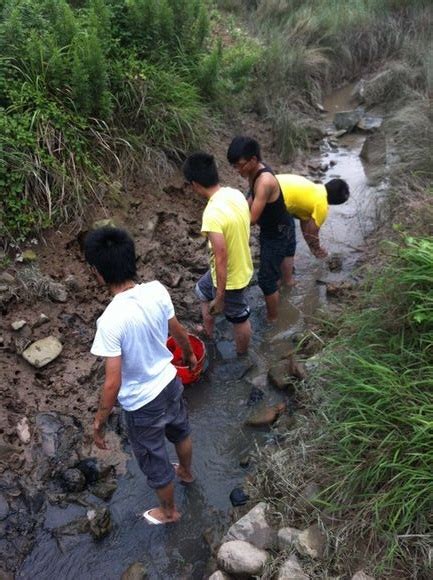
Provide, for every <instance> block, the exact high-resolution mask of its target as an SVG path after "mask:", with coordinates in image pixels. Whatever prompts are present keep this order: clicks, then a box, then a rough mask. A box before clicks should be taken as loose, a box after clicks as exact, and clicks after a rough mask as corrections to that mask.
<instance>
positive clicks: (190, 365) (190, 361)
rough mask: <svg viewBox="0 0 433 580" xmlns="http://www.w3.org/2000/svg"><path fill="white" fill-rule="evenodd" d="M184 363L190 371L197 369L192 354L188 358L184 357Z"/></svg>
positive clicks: (195, 360) (195, 359)
mask: <svg viewBox="0 0 433 580" xmlns="http://www.w3.org/2000/svg"><path fill="white" fill-rule="evenodd" d="M184 362H185V364H186V366H187V367H188V368H189V370H190V371H194V370H195V369H196V367H197V357H196V356H195V354H194V353H193V352H192V353H191V354H190V355H189V356H187V357H185V360H184Z"/></svg>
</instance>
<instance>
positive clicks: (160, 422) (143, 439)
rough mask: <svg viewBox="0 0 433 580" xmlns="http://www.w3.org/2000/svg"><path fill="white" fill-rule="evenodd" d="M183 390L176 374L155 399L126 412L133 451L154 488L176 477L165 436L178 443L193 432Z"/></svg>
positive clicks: (148, 481) (163, 485)
mask: <svg viewBox="0 0 433 580" xmlns="http://www.w3.org/2000/svg"><path fill="white" fill-rule="evenodd" d="M182 393H183V385H182V383H181V381H180V380H179V378H178V377H175V378H174V379H173V380H172V381H171V382H170V383H168V385H167V386H166V387H165V389H164V390H163V391H162V392H161V393H160V394H159V395H158V396H157V397H156V398H155V399H154V400H153V401H150V403H148V404H147V405H144V406H143V407H141V408H140V409H137V410H136V411H125V419H126V427H127V431H128V437H129V441H130V443H131V446H132V450H133V451H134V455H135V457H136V459H137V461H138V464H139V466H140V469H141V471H142V472H143V473H144V474H145V475H146V476H147V483H148V484H149V486H150V487H152V488H154V489H158V488H160V487H165V486H166V485H168V484H169V483H170V482H171V481H173V479H174V476H175V473H174V468H173V465H172V464H171V462H170V459H169V456H168V452H167V448H166V445H165V438H166V437H167V439H168V440H169V441H170V442H171V443H174V444H175V445H176V443H180V442H181V441H182V440H183V439H185V438H186V437H188V435H189V434H190V433H191V429H190V426H189V422H188V413H187V410H186V406H185V402H184V400H183V397H182Z"/></svg>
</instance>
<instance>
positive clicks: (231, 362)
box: [0, 99, 381, 579]
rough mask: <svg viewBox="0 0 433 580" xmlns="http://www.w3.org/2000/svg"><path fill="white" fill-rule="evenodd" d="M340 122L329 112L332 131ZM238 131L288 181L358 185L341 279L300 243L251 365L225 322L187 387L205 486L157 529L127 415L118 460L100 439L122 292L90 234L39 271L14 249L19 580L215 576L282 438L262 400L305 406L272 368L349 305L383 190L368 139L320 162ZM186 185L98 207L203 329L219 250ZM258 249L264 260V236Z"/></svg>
mask: <svg viewBox="0 0 433 580" xmlns="http://www.w3.org/2000/svg"><path fill="white" fill-rule="evenodd" d="M334 103H335V106H337V107H341V106H342V105H341V103H338V102H337V101H330V102H329V103H327V104H326V106H327V107H328V108H329V109H332V108H333V107H334ZM343 103H344V99H343ZM329 122H330V118H326V119H325V118H324V126H326V125H327V124H329ZM238 132H248V133H250V134H254V135H255V136H256V137H257V138H258V139H259V140H260V141H261V143H262V146H263V151H264V154H265V158H266V160H267V161H268V162H270V163H271V164H272V165H273V166H274V168H275V169H276V170H277V171H279V172H285V171H286V172H289V171H292V172H300V173H303V174H305V175H309V176H310V177H311V178H313V179H320V180H321V181H326V180H327V179H329V178H331V177H337V176H338V177H342V178H344V179H346V180H347V181H348V183H349V185H350V187H351V192H352V197H351V199H350V201H349V203H347V204H346V205H344V206H341V207H337V208H333V209H332V210H331V212H330V217H329V219H328V220H327V222H326V224H325V226H324V228H323V240H324V243H325V246H326V247H327V248H328V249H329V250H330V253H337V254H338V255H339V256H340V257H341V259H342V269H341V270H340V269H338V270H339V271H338V272H336V271H330V270H329V267H328V265H327V264H325V263H322V262H319V261H316V260H315V259H314V258H312V256H311V255H310V254H309V252H308V250H307V248H306V246H305V244H304V243H303V240H301V237H300V235H298V240H299V249H298V252H297V259H296V271H297V274H296V277H297V282H298V283H297V286H296V288H295V289H294V290H292V291H291V292H286V293H285V294H284V295H283V297H282V309H281V316H280V320H279V322H278V325H277V326H276V327H275V328H271V329H269V328H267V327H266V325H265V323H264V308H263V300H262V297H261V293H260V291H259V289H258V287H257V286H256V285H255V284H253V285H252V286H251V288H250V301H251V306H252V309H253V312H254V314H253V325H254V331H255V335H254V341H253V348H252V353H251V355H250V357H249V359H248V360H247V361H242V362H240V361H238V360H236V358H235V357H234V353H233V348H232V344H231V341H230V340H229V338H230V329H229V328H228V327H227V325H226V323H225V322H224V321H222V322H221V323H219V324H218V330H217V339H216V342H215V343H214V344H210V345H209V368H208V370H207V372H206V373H205V375H204V376H203V378H202V380H201V381H200V382H199V383H198V384H196V385H195V386H194V387H191V388H190V389H188V391H187V392H186V398H187V401H188V403H189V409H190V417H191V423H192V425H193V429H194V444H195V455H194V467H195V471H196V474H197V482H196V483H195V484H194V486H191V487H190V488H184V487H181V486H179V489H177V491H176V493H177V501H178V503H179V506H180V508H181V510H182V511H183V512H184V517H183V519H182V521H181V522H180V524H179V525H177V526H175V527H173V528H171V527H170V528H169V527H167V528H166V527H162V526H161V527H159V528H158V527H154V528H152V527H149V526H148V525H146V524H145V523H144V522H143V520H142V519H140V517H139V514H140V512H142V511H143V510H144V509H145V508H148V507H151V506H152V505H153V504H154V496H153V494H152V493H151V492H150V490H149V489H148V488H147V487H146V484H145V482H144V479H143V477H142V475H141V474H140V472H139V470H138V468H137V466H136V464H135V462H134V461H133V460H132V459H131V456H130V454H129V450H128V446H127V443H125V441H124V439H123V432H122V427H121V422H120V418H119V414H118V413H115V414H114V416H113V417H112V421H111V430H110V434H109V439H110V447H111V449H110V451H109V452H101V451H99V450H97V449H96V448H95V447H94V446H93V445H92V441H91V438H90V432H91V430H90V427H91V424H92V416H93V413H94V411H95V409H96V406H97V400H98V388H99V385H100V381H101V376H102V373H101V370H102V369H101V362H100V361H97V360H96V361H95V360H94V358H93V357H91V356H90V354H89V348H90V344H91V340H92V337H93V333H94V327H95V320H96V318H97V317H98V316H99V314H100V313H101V312H102V310H103V309H104V307H105V305H106V304H107V302H108V301H109V296H108V294H107V293H106V292H105V291H104V290H101V288H99V287H98V286H97V285H96V284H95V282H94V280H93V279H92V277H91V275H90V272H89V271H88V269H87V267H86V265H85V263H84V261H83V256H82V253H81V248H80V243H81V241H82V238H83V232H80V233H78V234H77V232H73V231H68V230H66V229H65V230H62V231H58V232H51V233H50V234H49V235H47V236H46V237H45V239H44V240H42V241H40V242H39V243H37V244H34V245H32V246H31V249H33V250H34V252H35V253H36V256H37V259H36V260H35V261H32V262H30V263H26V262H25V261H24V262H22V263H21V262H17V261H15V260H14V258H15V256H14V254H13V253H12V254H11V257H12V259H13V261H12V263H11V264H10V266H9V267H8V268H7V274H9V275H10V276H12V278H10V277H9V278H8V277H7V276H6V280H4V281H2V282H1V283H2V284H3V285H4V286H7V287H8V293H7V294H6V293H5V292H4V293H3V296H4V297H5V298H4V300H3V305H2V307H3V315H2V320H1V337H2V343H1V358H0V385H1V387H0V388H1V389H2V397H3V406H2V412H1V413H2V414H1V417H0V420H1V432H0V434H1V437H2V441H1V446H0V461H1V470H2V472H1V476H0V508H1V509H0V516H1V521H0V532H1V533H0V537H1V539H0V553H1V558H2V561H3V562H4V564H3V566H4V567H5V569H7V570H10V571H13V572H16V573H17V577H19V578H41V579H42V578H46V579H48V578H53V577H55V576H57V577H60V578H67V577H74V578H83V579H84V578H90V577H92V578H102V577H105V578H119V577H120V575H121V574H122V572H123V571H124V570H125V569H126V568H127V567H128V565H130V564H131V563H132V562H134V561H143V562H145V563H146V567H147V569H148V573H149V577H150V578H173V579H174V578H181V577H185V578H197V579H198V578H202V577H203V576H204V575H205V574H206V571H207V568H206V566H207V562H208V560H209V556H210V554H211V548H210V546H209V542H210V544H211V545H212V543H213V541H217V540H219V539H220V536H221V533H222V531H223V529H224V527H225V526H226V525H227V523H228V520H229V517H230V508H231V504H230V500H229V495H230V492H231V490H232V489H233V488H234V487H236V486H238V485H240V484H241V483H242V481H243V479H244V478H245V476H246V468H245V467H241V464H242V465H243V466H245V465H247V463H248V462H247V460H246V459H245V457H246V456H248V454H249V452H250V451H252V450H253V448H254V446H255V444H256V442H258V443H260V444H267V445H273V444H275V442H276V441H277V440H278V423H277V424H276V425H277V428H276V429H275V430H273V431H269V429H266V428H265V429H262V430H257V429H253V428H251V427H246V426H245V425H244V423H245V421H246V420H247V419H248V417H249V416H250V415H251V413H253V412H255V411H256V409H257V404H259V405H268V406H270V405H273V404H275V403H277V402H281V401H283V402H284V403H285V405H286V410H285V411H284V412H283V414H282V416H281V417H280V419H279V421H280V425H283V424H286V425H287V423H290V421H291V420H292V418H293V414H296V413H297V412H300V411H299V410H296V398H294V397H293V396H292V395H290V393H289V392H288V391H279V390H278V389H275V388H274V387H272V386H271V385H269V383H268V379H267V373H268V370H269V369H270V368H274V367H276V366H278V363H279V361H280V360H281V359H284V358H285V357H286V356H287V352H288V348H289V346H290V344H291V338H294V339H295V340H296V339H297V337H298V338H299V335H300V334H302V333H303V332H304V331H305V329H306V328H307V327H308V325H309V324H310V321H311V318H312V316H313V315H314V313H315V312H316V311H317V307H318V306H319V305H321V306H324V307H325V308H326V307H327V303H328V302H330V303H333V304H334V305H335V307H338V294H339V291H338V287H339V284H340V283H341V282H342V281H343V280H346V281H347V279H348V277H350V275H351V272H352V270H353V268H354V266H355V264H356V263H357V261H358V260H359V259H360V257H361V256H362V251H363V245H364V241H365V237H366V236H367V235H368V233H369V232H370V231H371V230H372V228H373V227H374V224H375V218H376V207H377V204H376V198H377V196H378V193H379V192H380V190H381V186H379V187H375V188H371V187H369V186H368V185H367V178H366V175H365V171H364V167H363V164H362V163H361V161H360V158H359V153H360V149H361V147H362V143H363V141H364V139H365V134H364V133H362V134H356V135H355V134H354V135H348V136H345V137H342V138H341V140H340V141H338V142H337V140H336V138H335V137H334V136H332V135H331V136H328V137H325V138H324V139H323V141H322V142H321V145H320V147H321V149H320V151H318V153H317V156H316V157H315V158H310V159H300V160H299V161H298V163H297V164H296V165H295V166H293V165H291V166H290V167H289V166H287V165H286V166H284V165H281V163H279V161H278V159H276V158H273V157H272V155H269V152H271V151H272V143H271V140H270V133H269V131H267V130H266V129H263V127H262V126H260V125H259V123H258V122H257V121H255V120H254V119H252V120H249V122H248V123H245V126H244V127H239V128H238ZM230 138H231V132H228V131H227V133H226V134H225V135H222V136H221V139H220V144H219V145H218V146H217V147H216V151H215V153H216V156H217V159H218V160H219V165H220V169H221V181H222V182H223V183H230V184H233V185H238V186H239V187H241V188H242V189H245V184H243V183H242V182H241V181H239V178H238V177H237V176H236V175H235V174H234V173H233V172H232V171H231V170H230V168H228V167H227V164H226V162H225V148H226V145H227V144H228V143H229V141H230ZM182 184H183V180H182V178H181V176H180V174H177V175H175V176H174V177H173V178H171V179H170V181H169V182H168V183H167V184H165V185H163V186H162V187H157V186H155V188H153V189H151V188H148V187H147V188H146V189H144V190H143V189H142V188H139V187H137V188H135V189H134V190H132V191H128V192H125V194H124V204H123V205H122V207H120V208H118V209H117V210H116V211H115V212H114V213H113V215H110V216H104V215H102V214H101V212H98V211H96V212H95V214H96V215H95V217H98V218H104V217H110V218H113V219H114V221H115V222H116V223H117V224H119V225H123V226H125V227H127V229H128V230H129V231H130V232H131V233H132V235H133V236H134V238H135V240H136V244H137V253H138V255H139V262H138V271H139V276H140V278H141V279H142V280H145V281H146V280H152V279H154V278H157V279H159V280H160V281H161V282H163V283H164V284H166V285H167V287H168V288H169V290H170V293H171V295H172V298H173V302H174V304H175V308H176V311H177V314H178V317H179V318H180V319H181V320H182V321H183V322H184V323H185V324H186V325H187V326H188V325H191V324H192V323H193V322H194V321H196V320H198V318H199V309H198V304H197V303H196V300H195V298H194V295H193V286H194V283H195V281H196V280H197V278H198V277H199V275H200V274H201V273H202V272H204V271H205V269H206V267H207V255H206V248H205V242H204V240H203V239H202V238H201V237H200V235H199V230H200V216H201V211H202V208H203V203H202V202H201V200H199V199H196V198H193V197H191V194H188V193H186V192H185V191H184V189H183V185H182ZM90 223H91V220H89V224H90ZM298 234H299V232H298ZM255 235H256V234H255ZM253 245H254V248H255V251H256V242H255V243H254V244H253ZM19 253H20V252H19ZM52 281H55V282H59V283H61V284H63V285H64V286H65V287H66V289H67V297H66V300H65V301H63V300H64V299H65V297H64V296H59V295H57V296H55V297H54V298H55V299H56V300H57V301H54V300H53V292H50V284H51V282H52ZM318 281H319V283H318ZM350 284H353V281H352V282H350ZM350 284H347V283H346V289H347V288H348V287H350ZM335 289H337V290H335ZM50 295H51V298H50ZM59 299H61V300H62V301H58V300H59ZM42 314H43V315H45V317H46V320H45V319H42V318H41V315H42ZM20 320H23V321H25V322H26V324H25V325H24V326H23V327H22V328H21V329H19V330H13V329H12V327H11V325H12V324H13V323H14V322H17V321H20ZM18 326H19V325H18ZM50 335H53V336H55V337H56V338H58V339H59V340H60V342H61V343H62V345H63V350H62V353H61V354H60V356H59V357H58V358H57V359H56V360H54V361H53V362H52V363H50V364H49V365H47V366H46V367H43V368H41V369H35V368H34V367H32V366H31V365H29V364H28V363H27V362H26V361H25V360H24V359H23V357H22V352H23V350H24V349H25V348H26V347H27V346H28V344H30V343H31V342H34V341H36V340H38V339H40V338H44V337H47V336H50ZM253 388H255V389H256V390H257V389H258V390H259V391H260V392H261V393H262V395H259V397H258V399H262V401H260V400H258V403H257V400H256V399H255V398H254V396H253V398H251V393H252V389H253ZM256 392H257V391H256ZM256 398H257V397H256ZM88 458H96V459H97V463H96V464H95V462H93V463H91V469H90V472H89V471H87V472H86V470H85V469H84V472H85V473H86V476H85V477H84V479H83V478H82V477H81V476H80V473H83V469H82V467H83V464H80V463H79V462H80V461H83V460H86V459H88ZM77 466H78V468H80V469H81V471H80V469H77ZM80 466H81V467H80ZM77 471H78V472H80V473H78V474H77ZM89 473H90V475H89ZM101 507H108V509H109V511H110V513H111V523H110V524H108V523H107V519H106V518H105V519H104V515H102V520H101V521H102V523H101V527H102V528H104V526H106V528H107V530H106V531H108V528H109V529H110V530H111V531H110V532H109V533H108V534H107V535H106V537H104V538H103V539H100V540H96V539H94V538H93V537H92V535H91V533H89V532H91V530H90V529H89V526H88V524H87V522H86V514H87V513H88V511H89V509H93V508H101ZM70 522H73V524H72V526H70V525H69V523H70ZM209 530H211V531H209ZM103 531H104V529H102V532H101V535H102V533H103ZM95 534H96V535H97V533H93V536H94V537H95ZM35 539H36V542H35ZM29 552H30V555H28V556H27V558H26V559H25V560H24V562H23V563H22V561H23V559H24V558H25V556H26V555H27V554H28V553H29Z"/></svg>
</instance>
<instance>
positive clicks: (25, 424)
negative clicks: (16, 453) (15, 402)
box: [17, 417, 32, 445]
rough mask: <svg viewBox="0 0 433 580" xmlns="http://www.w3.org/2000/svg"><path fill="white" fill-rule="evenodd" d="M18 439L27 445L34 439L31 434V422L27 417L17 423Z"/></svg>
mask: <svg viewBox="0 0 433 580" xmlns="http://www.w3.org/2000/svg"><path fill="white" fill-rule="evenodd" d="M17 434H18V439H19V440H20V441H21V442H22V443H24V444H25V445H27V444H28V443H30V440H31V438H32V436H31V434H30V427H29V420H28V419H27V417H22V418H21V419H20V420H19V421H18V423H17Z"/></svg>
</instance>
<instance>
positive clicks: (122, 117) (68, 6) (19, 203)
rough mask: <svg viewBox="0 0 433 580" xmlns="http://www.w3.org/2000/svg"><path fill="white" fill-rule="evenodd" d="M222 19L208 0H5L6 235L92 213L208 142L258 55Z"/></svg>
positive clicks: (1, 150)
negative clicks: (221, 32) (226, 31)
mask: <svg viewBox="0 0 433 580" xmlns="http://www.w3.org/2000/svg"><path fill="white" fill-rule="evenodd" d="M211 25H212V23H211V20H210V17H209V6H208V3H207V2H206V1H205V0H192V1H190V0H163V1H156V0H70V1H69V2H68V1H67V0H0V50H1V54H2V58H1V60H0V128H1V131H0V187H1V201H0V226H1V231H0V238H11V237H15V238H24V237H25V236H26V235H27V234H29V233H30V232H32V231H34V230H37V229H39V228H42V227H46V226H50V225H53V224H59V223H61V222H63V221H70V220H71V219H74V218H80V217H81V216H82V215H83V213H84V210H85V208H86V206H87V204H89V202H91V203H92V204H100V203H109V202H110V200H112V199H115V198H116V196H118V195H119V189H120V185H121V182H122V181H123V180H124V178H128V179H129V180H130V179H131V177H133V176H138V177H140V178H143V177H146V176H147V177H148V176H149V175H155V174H156V175H158V174H161V173H165V174H167V173H168V172H169V169H170V162H171V161H173V160H179V159H180V158H181V157H182V156H183V155H184V154H185V152H186V151H188V150H190V149H191V148H193V147H196V146H197V145H198V144H200V143H201V142H203V141H204V139H205V138H206V135H207V134H208V133H209V131H210V130H213V128H214V125H215V123H216V122H217V116H218V115H217V114H216V113H218V111H219V110H221V108H222V107H224V106H225V104H226V103H227V102H228V101H229V100H230V99H231V98H234V97H235V95H237V94H238V93H239V92H240V91H242V90H245V89H246V86H247V85H248V82H249V78H250V72H251V70H252V67H253V66H254V64H255V61H256V58H258V51H256V50H255V46H254V43H252V42H251V43H250V42H249V41H247V42H245V39H242V41H241V39H238V41H237V40H236V39H234V40H233V42H232V44H231V47H230V49H227V50H224V49H223V48H222V46H221V44H219V43H218V42H217V41H216V40H214V36H213V35H212V34H211ZM235 108H236V107H235ZM210 109H211V111H212V112H211V113H210V112H209V110H210ZM119 180H120V185H119Z"/></svg>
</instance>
